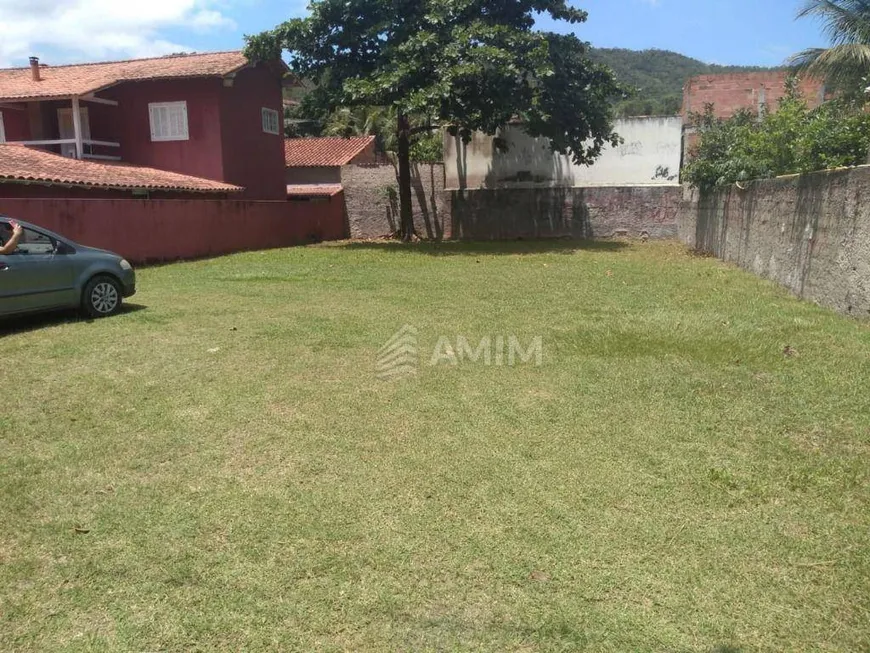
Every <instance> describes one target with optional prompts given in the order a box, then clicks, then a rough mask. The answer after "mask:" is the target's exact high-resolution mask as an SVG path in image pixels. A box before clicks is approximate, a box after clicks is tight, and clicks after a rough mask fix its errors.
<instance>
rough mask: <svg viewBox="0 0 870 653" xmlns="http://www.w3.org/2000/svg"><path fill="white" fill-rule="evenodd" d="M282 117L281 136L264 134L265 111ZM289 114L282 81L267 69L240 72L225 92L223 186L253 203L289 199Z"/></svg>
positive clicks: (223, 108) (222, 123)
mask: <svg viewBox="0 0 870 653" xmlns="http://www.w3.org/2000/svg"><path fill="white" fill-rule="evenodd" d="M264 107H265V108H268V109H274V110H275V111H277V112H278V116H279V130H280V131H281V133H280V134H277V135H276V134H267V133H266V132H264V131H263V121H262V114H261V109H262V108H264ZM283 131H284V110H283V102H282V96H281V79H280V77H279V76H278V75H277V74H276V73H274V72H272V71H270V70H269V69H267V68H266V67H264V66H257V67H256V68H246V69H244V70H240V71H239V72H238V73H237V74H236V77H235V80H234V81H233V85H232V86H231V87H226V86H224V87H222V88H221V132H222V138H223V162H224V179H223V181H226V182H229V183H231V184H236V185H238V186H244V187H245V189H246V192H245V197H249V198H252V199H274V200H279V199H284V198H285V197H286V195H287V191H286V184H285V183H284V133H283Z"/></svg>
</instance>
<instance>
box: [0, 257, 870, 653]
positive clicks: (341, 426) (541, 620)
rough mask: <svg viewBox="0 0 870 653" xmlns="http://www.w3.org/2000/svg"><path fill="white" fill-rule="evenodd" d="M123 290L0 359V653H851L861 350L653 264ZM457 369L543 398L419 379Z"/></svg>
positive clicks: (238, 260) (851, 334)
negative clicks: (509, 352) (383, 375)
mask: <svg viewBox="0 0 870 653" xmlns="http://www.w3.org/2000/svg"><path fill="white" fill-rule="evenodd" d="M139 287H140V292H139V294H138V295H136V297H134V298H133V300H132V301H133V304H132V305H131V307H130V308H129V309H128V310H127V311H126V312H125V313H123V314H122V315H119V316H117V317H115V318H110V319H106V320H101V321H96V322H90V323H88V322H85V321H78V320H76V319H74V318H71V317H68V316H50V317H40V318H37V319H29V320H26V321H16V322H12V323H8V324H6V325H5V326H3V327H0V328H5V329H6V330H5V331H3V332H2V333H3V337H2V338H0V357H2V369H0V391H2V414H0V525H2V531H0V650H3V651H267V650H269V651H272V650H281V651H294V650H298V651H312V650H323V651H332V650H335V651H338V650H351V651H381V650H395V651H427V650H432V651H435V650H438V651H465V650H476V651H574V650H584V649H585V650H589V651H702V652H706V651H718V652H720V653H725V652H731V653H734V652H737V651H744V652H745V651H757V650H778V651H857V650H868V649H870V551H868V542H870V465H868V461H870V456H868V454H870V393H868V379H870V327H868V325H867V324H866V323H865V324H862V323H858V322H854V321H851V320H849V319H846V318H842V317H839V316H837V315H834V314H833V313H831V312H828V311H826V310H823V309H820V308H817V307H815V306H812V305H809V304H805V303H801V302H798V301H797V300H795V299H792V298H791V297H789V296H788V295H787V294H786V292H785V291H783V290H780V289H779V288H777V287H775V286H774V285H772V284H769V283H767V282H764V281H761V280H758V279H756V278H754V277H753V276H751V275H749V274H747V273H744V272H741V271H739V270H736V269H734V268H731V267H729V266H727V265H725V264H723V263H721V262H719V261H716V260H714V259H705V258H698V257H693V256H690V255H689V254H688V253H686V252H685V251H684V250H683V249H682V248H680V247H679V246H677V245H674V244H658V243H656V244H654V243H648V244H631V245H624V244H619V243H599V244H596V245H588V246H585V247H581V246H578V245H575V244H570V243H564V242H563V243H549V244H546V243H545V244H540V243H519V244H517V243H514V244H502V245H471V244H469V245H441V246H432V245H415V246H408V247H405V246H400V245H392V244H370V245H366V244H353V245H347V244H344V245H342V244H333V245H322V246H315V247H307V248H296V249H289V250H281V251H271V252H259V253H247V254H240V255H236V256H230V257H226V258H220V259H214V260H205V261H198V262H192V263H181V264H175V265H167V266H163V267H153V268H148V269H143V270H141V271H140V272H139ZM406 324H407V325H411V326H414V327H416V328H417V329H418V343H419V352H420V365H419V369H418V371H417V374H416V376H413V377H407V378H398V379H394V380H390V381H383V380H379V379H378V378H377V377H376V374H375V361H376V358H377V355H378V350H379V349H380V347H381V346H382V345H383V344H384V343H386V342H387V341H388V340H389V339H390V337H391V336H392V334H393V333H395V332H396V331H397V330H398V329H399V328H400V327H402V326H403V325H406ZM459 336H463V337H465V338H466V339H467V340H468V341H469V342H470V343H472V344H476V343H477V342H478V341H480V340H481V338H484V337H486V336H489V337H491V338H492V340H493V342H495V338H496V337H497V336H502V337H504V338H508V337H509V336H515V337H516V338H517V339H518V340H519V341H520V342H521V343H523V344H527V343H529V342H531V341H532V339H533V338H535V337H540V338H541V342H542V349H543V357H542V364H541V365H540V366H538V365H536V364H535V363H534V361H533V360H532V361H527V362H522V361H518V362H517V364H516V365H514V366H508V365H506V364H504V365H495V364H491V365H486V364H485V363H484V361H483V360H482V359H481V360H478V361H477V362H473V361H469V360H465V361H463V362H461V363H460V364H457V365H452V364H449V363H444V362H442V363H441V364H438V365H434V366H432V365H429V363H430V358H431V355H432V352H433V348H434V347H435V346H436V343H437V342H438V340H439V338H441V337H446V338H449V339H450V341H452V342H454V343H455V342H456V339H457V338H458V337H459Z"/></svg>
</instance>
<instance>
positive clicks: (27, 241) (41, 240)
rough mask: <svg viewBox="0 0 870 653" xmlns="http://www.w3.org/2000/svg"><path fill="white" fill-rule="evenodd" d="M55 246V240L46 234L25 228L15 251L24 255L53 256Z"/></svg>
mask: <svg viewBox="0 0 870 653" xmlns="http://www.w3.org/2000/svg"><path fill="white" fill-rule="evenodd" d="M55 246H56V243H55V242H54V240H52V239H51V238H49V237H48V236H46V235H45V234H43V233H39V232H38V231H33V229H27V228H25V229H24V233H22V234H21V240H20V241H18V248H17V249H16V250H15V251H16V252H21V253H22V254H51V253H52V252H53V251H54V248H55Z"/></svg>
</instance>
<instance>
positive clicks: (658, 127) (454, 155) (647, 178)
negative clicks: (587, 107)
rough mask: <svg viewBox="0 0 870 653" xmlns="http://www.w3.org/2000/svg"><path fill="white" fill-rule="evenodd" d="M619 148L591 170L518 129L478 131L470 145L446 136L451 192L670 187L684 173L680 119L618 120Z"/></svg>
mask: <svg viewBox="0 0 870 653" xmlns="http://www.w3.org/2000/svg"><path fill="white" fill-rule="evenodd" d="M614 127H615V130H616V132H617V133H618V134H619V135H620V136H621V137H622V139H623V141H624V142H623V144H622V145H620V146H619V147H615V148H612V147H606V148H605V150H604V152H603V153H602V155H601V157H600V158H599V159H598V160H597V161H596V162H595V163H594V164H593V165H592V166H578V165H575V164H574V163H573V162H572V161H571V159H570V157H569V156H565V155H561V154H556V153H554V152H552V151H551V150H550V147H549V143H548V141H547V139H546V138H532V137H531V136H529V135H528V134H526V133H525V132H524V131H523V130H522V128H520V127H519V126H509V127H507V128H505V129H504V130H503V131H502V132H501V133H500V134H499V136H500V137H501V138H503V139H504V140H505V141H506V142H507V145H508V148H507V151H504V152H502V151H499V150H498V149H497V148H496V147H495V146H494V142H493V141H494V138H493V137H492V136H486V135H485V134H481V133H476V134H475V135H474V137H473V138H472V140H471V142H470V143H468V145H465V144H464V143H463V142H462V140H461V139H460V138H459V137H458V136H457V137H453V136H450V135H449V134H447V133H445V134H444V168H445V175H446V188H447V189H462V188H524V187H540V186H571V187H586V186H670V185H674V184H676V183H677V176H678V175H679V170H680V149H681V141H682V130H683V121H682V118H679V117H674V118H626V119H623V120H617V121H616V122H615V125H614Z"/></svg>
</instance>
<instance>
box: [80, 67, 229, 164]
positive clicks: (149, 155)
mask: <svg viewBox="0 0 870 653" xmlns="http://www.w3.org/2000/svg"><path fill="white" fill-rule="evenodd" d="M220 91H221V80H220V79H186V80H169V81H145V82H135V83H132V82H130V83H126V84H120V85H118V86H115V87H113V88H110V89H108V90H106V91H105V92H103V93H101V94H100V95H101V97H105V98H107V99H111V100H116V101H117V102H118V103H119V106H118V107H108V108H109V109H117V110H116V111H114V112H108V113H109V114H113V115H114V116H115V117H116V122H114V123H113V124H107V125H106V130H105V132H108V131H117V140H118V141H119V142H120V143H121V148H120V152H121V158H122V159H123V160H124V161H127V162H130V163H135V164H138V165H144V166H151V167H153V168H160V169H161V170H170V171H172V172H181V173H184V174H188V175H194V176H197V177H204V178H206V179H214V180H217V181H223V180H224V169H223V158H222V151H221V150H222V147H221V115H220ZM180 101H185V102H187V125H188V133H189V136H190V139H189V140H186V141H158V142H152V141H151V126H150V125H151V122H150V118H149V115H148V104H149V103H151V102H180ZM109 122H110V123H111V121H109ZM97 130H99V133H104V130H103V126H102V125H100V126H97V125H94V126H93V127H92V130H91V131H92V133H97Z"/></svg>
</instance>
